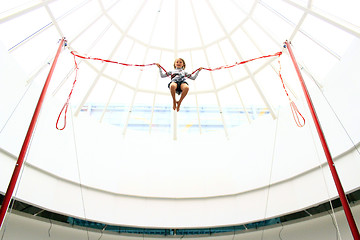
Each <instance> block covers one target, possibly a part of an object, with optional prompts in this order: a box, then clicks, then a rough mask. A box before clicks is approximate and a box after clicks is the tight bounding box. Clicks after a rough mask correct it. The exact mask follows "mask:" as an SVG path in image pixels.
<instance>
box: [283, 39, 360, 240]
mask: <svg viewBox="0 0 360 240" xmlns="http://www.w3.org/2000/svg"><path fill="white" fill-rule="evenodd" d="M285 45H286V47H287V49H288V51H289V54H290V57H291V60H292V62H293V64H294V67H295V70H296V73H297V75H298V77H299V80H300V83H301V87H302V89H303V92H304V95H305V98H306V102H307V104H308V106H309V109H310V112H311V116H312V118H313V121H314V123H315V127H316V130H317V133H318V135H319V138H320V141H321V145H322V147H323V149H324V153H325V156H326V159H327V162H328V165H329V168H330V171H331V174H332V176H333V179H334V182H335V186H336V189H337V191H338V193H339V197H340V201H341V204H342V206H343V208H344V212H345V215H346V219H347V221H348V224H349V227H350V230H351V233H352V235H353V238H354V240H360V235H359V230H358V228H357V226H356V223H355V220H354V217H353V215H352V213H351V210H350V206H349V203H348V201H347V199H346V195H345V192H344V189H343V187H342V185H341V182H340V178H339V175H338V174H337V171H336V168H335V165H334V162H333V160H332V157H331V154H330V150H329V147H328V145H327V143H326V139H325V136H324V133H323V131H322V129H321V125H320V122H319V119H318V117H317V114H316V111H315V108H314V105H313V103H312V100H311V97H310V94H309V91H308V90H307V87H306V85H305V81H304V79H303V77H302V75H301V72H300V69H299V66H298V64H297V62H296V59H295V56H294V53H293V51H292V49H291V46H290V43H289V42H288V41H286V42H285Z"/></svg>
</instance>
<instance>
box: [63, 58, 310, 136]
mask: <svg viewBox="0 0 360 240" xmlns="http://www.w3.org/2000/svg"><path fill="white" fill-rule="evenodd" d="M71 54H72V55H73V56H74V62H75V80H74V83H73V86H72V88H71V91H70V93H69V96H68V98H67V100H66V102H65V104H64V106H63V107H62V109H61V111H60V114H59V117H58V119H57V121H56V128H57V129H58V130H63V129H65V127H66V114H67V110H68V106H69V102H70V99H71V95H72V93H73V90H74V87H75V83H76V81H77V74H78V69H79V68H78V64H77V62H76V57H78V58H82V59H87V60H95V61H101V62H107V63H115V64H119V65H123V66H132V67H148V66H153V65H157V66H159V67H160V68H161V69H162V70H163V71H164V72H165V73H166V74H167V71H166V70H165V68H163V67H162V66H161V65H160V64H158V63H150V64H129V63H121V62H116V61H112V60H107V59H102V58H93V57H87V56H82V55H80V54H78V53H77V52H75V51H71ZM281 54H282V52H277V53H275V54H271V55H266V56H261V57H257V58H252V59H249V60H245V61H242V62H236V63H235V64H233V65H225V66H221V67H217V68H202V69H203V70H207V71H216V70H220V69H226V68H232V67H235V66H238V65H241V64H245V63H248V62H251V61H254V60H257V59H261V58H268V57H276V56H278V57H280V56H281ZM279 64H280V61H279ZM199 70H200V68H198V69H196V70H195V71H194V72H192V73H191V75H192V74H194V73H195V72H196V71H199ZM280 70H281V65H280ZM280 70H279V76H280V79H281V81H282V83H283V87H284V90H285V93H286V95H287V96H288V98H289V100H290V106H291V110H292V112H293V115H294V119H295V122H296V124H297V125H298V126H299V127H302V126H304V125H302V124H300V121H299V116H298V114H299V115H300V116H301V117H302V118H303V120H304V124H305V119H304V117H303V116H302V115H301V114H300V112H299V111H298V109H297V107H296V105H295V103H293V102H292V100H291V99H290V97H289V94H288V93H287V91H286V89H285V85H284V81H283V79H282V77H281V73H280ZM167 75H168V74H167ZM168 76H170V75H168ZM64 110H65V111H64ZM63 112H64V126H63V127H62V128H59V127H58V123H59V120H60V117H61V115H62V113H63ZM295 116H296V117H297V120H296V118H295Z"/></svg>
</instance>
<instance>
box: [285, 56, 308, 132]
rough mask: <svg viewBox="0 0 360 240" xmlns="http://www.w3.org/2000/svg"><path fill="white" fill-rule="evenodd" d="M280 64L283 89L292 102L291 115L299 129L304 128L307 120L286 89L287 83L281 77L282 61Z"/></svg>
mask: <svg viewBox="0 0 360 240" xmlns="http://www.w3.org/2000/svg"><path fill="white" fill-rule="evenodd" d="M278 63H279V77H280V79H281V83H282V85H283V88H284V91H285V93H286V96H287V97H288V99H289V102H290V108H291V113H292V115H293V118H294V120H295V123H296V125H297V126H298V127H303V126H305V118H304V117H303V115H301V113H300V111H299V110H298V108H297V106H296V104H295V103H294V102H293V100H291V98H290V96H289V94H288V92H287V91H286V88H285V83H284V80H283V78H282V76H281V64H280V60H278ZM300 117H301V118H302V122H300Z"/></svg>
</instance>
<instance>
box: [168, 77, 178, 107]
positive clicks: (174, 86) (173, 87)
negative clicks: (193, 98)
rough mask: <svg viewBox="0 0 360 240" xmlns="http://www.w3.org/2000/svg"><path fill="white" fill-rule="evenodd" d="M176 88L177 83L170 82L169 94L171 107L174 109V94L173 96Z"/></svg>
mask: <svg viewBox="0 0 360 240" xmlns="http://www.w3.org/2000/svg"><path fill="white" fill-rule="evenodd" d="M176 88H177V83H174V82H172V83H171V84H170V94H171V97H172V99H173V109H174V110H175V109H176V96H175V91H176Z"/></svg>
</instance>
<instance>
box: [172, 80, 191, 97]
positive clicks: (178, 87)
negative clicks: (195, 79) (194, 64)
mask: <svg viewBox="0 0 360 240" xmlns="http://www.w3.org/2000/svg"><path fill="white" fill-rule="evenodd" d="M173 82H174V83H176V84H177V87H176V90H175V91H176V93H177V94H178V95H180V94H181V93H182V90H181V84H183V83H186V84H187V85H189V84H188V83H187V82H186V81H171V82H169V84H168V88H170V84H171V83H173Z"/></svg>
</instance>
